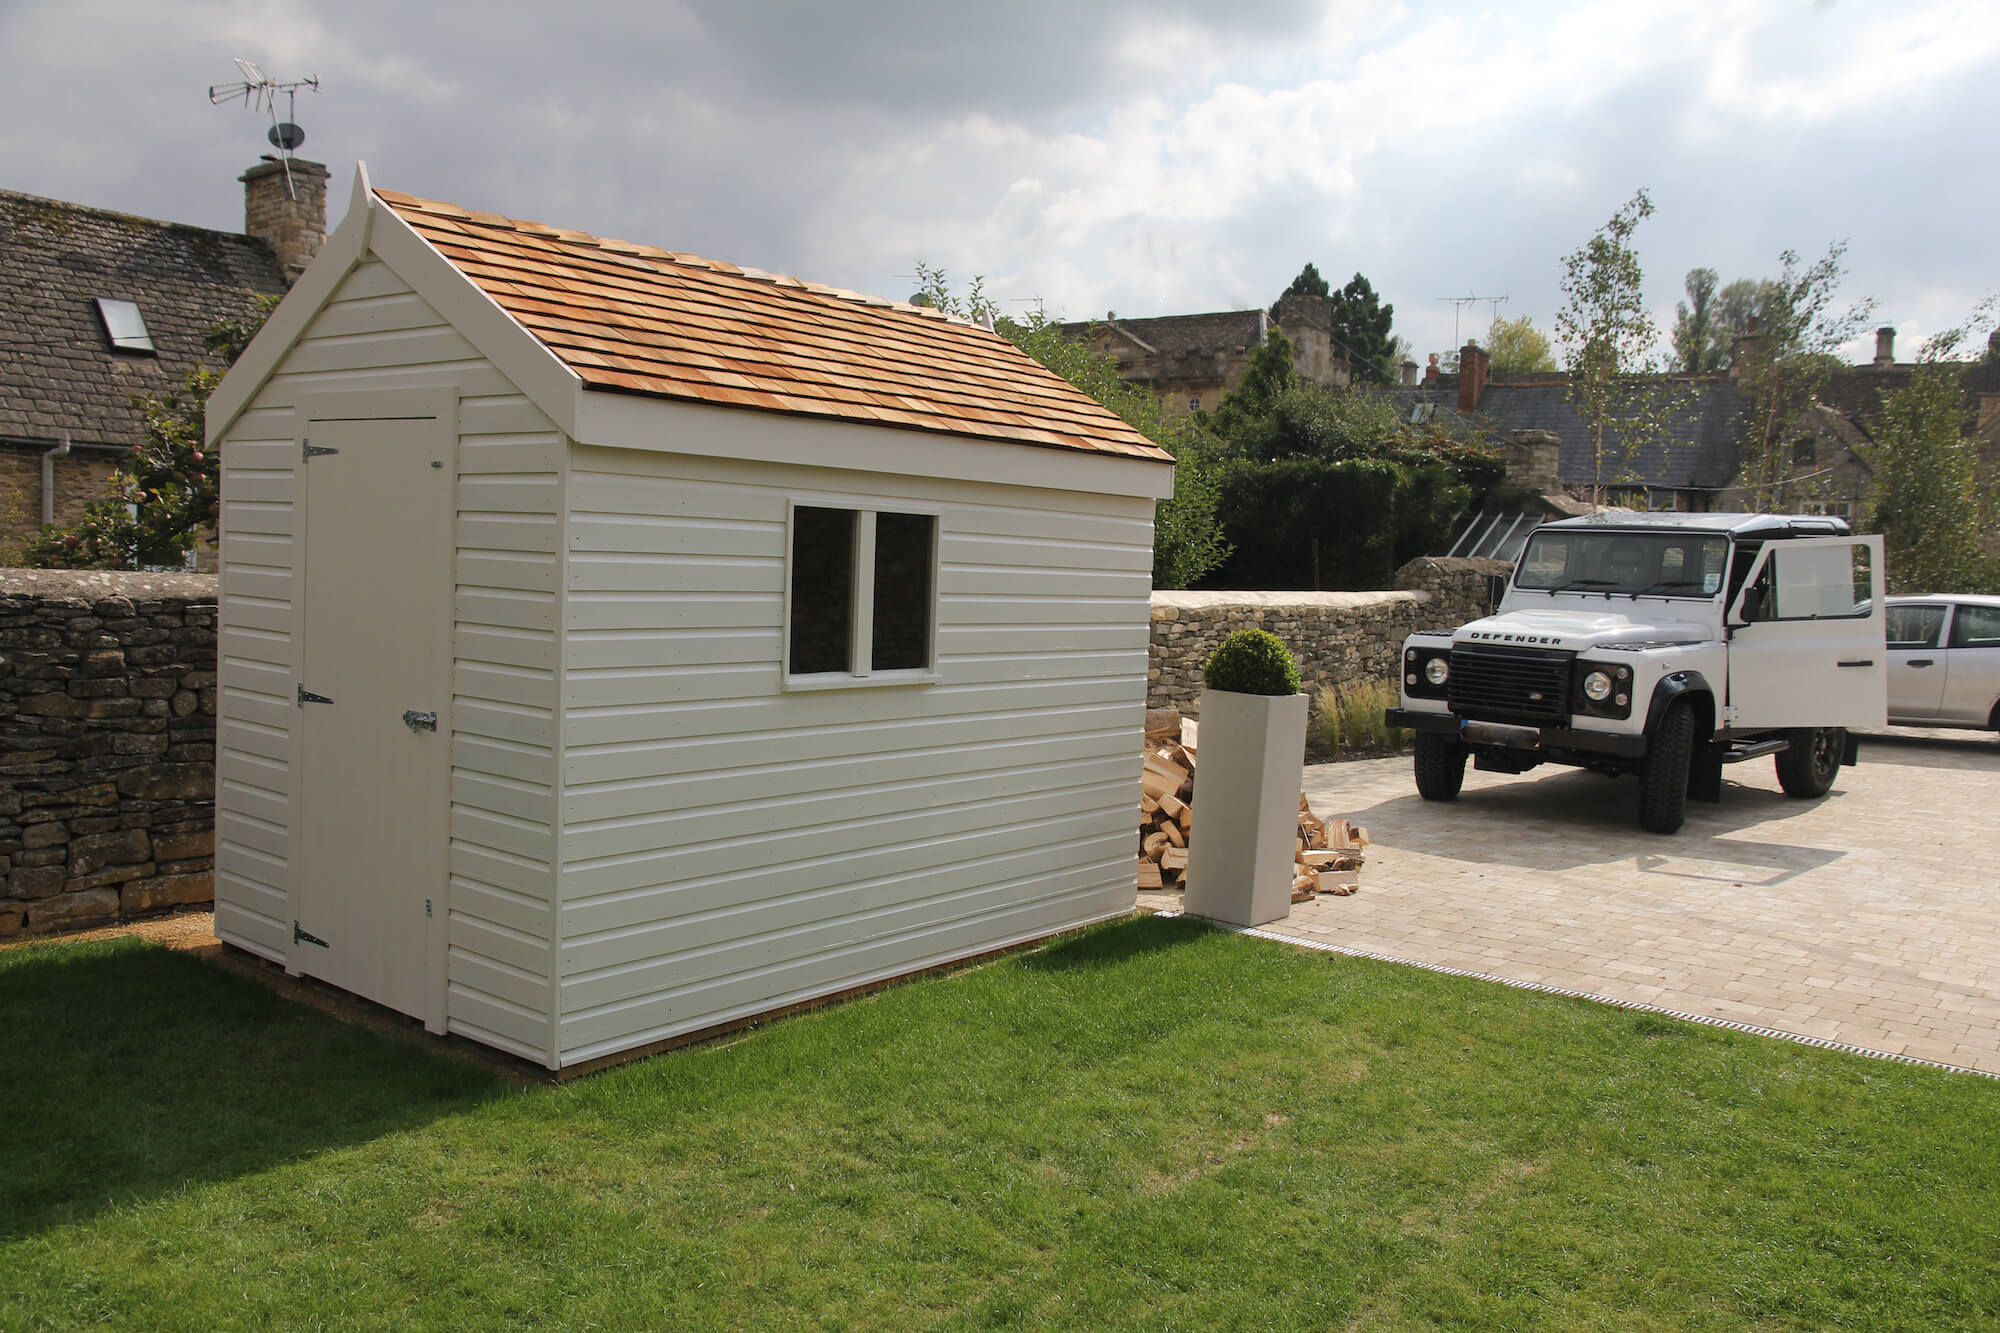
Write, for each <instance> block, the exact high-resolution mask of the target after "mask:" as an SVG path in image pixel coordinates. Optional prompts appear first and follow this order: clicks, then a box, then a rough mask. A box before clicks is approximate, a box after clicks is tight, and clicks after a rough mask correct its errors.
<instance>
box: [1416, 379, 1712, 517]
mask: <svg viewBox="0 0 2000 1333" xmlns="http://www.w3.org/2000/svg"><path fill="white" fill-rule="evenodd" d="M1667 389H1668V391H1669V392H1675V393H1678V394H1679V395H1680V397H1681V400H1682V401H1681V403H1680V405H1679V407H1678V408H1677V409H1676V410H1675V411H1674V412H1673V414H1672V415H1671V416H1670V417H1669V418H1668V421H1667V430H1666V434H1665V438H1664V440H1660V439H1654V440H1648V441H1646V442H1645V443H1642V444H1641V445H1640V446H1639V447H1638V450H1637V452H1636V454H1635V455H1634V457H1632V458H1630V459H1626V458H1624V457H1623V456H1622V452H1623V451H1622V449H1620V447H1619V446H1618V445H1617V443H1616V440H1617V428H1616V426H1615V425H1614V426H1612V427H1611V428H1610V429H1609V430H1608V432H1607V434H1608V437H1609V441H1610V443H1609V444H1608V446H1607V449H1606V463H1605V476H1604V482H1605V483H1606V484H1607V485H1609V484H1631V485H1637V484H1643V485H1647V486H1657V487H1663V488H1667V489H1672V490H1721V489H1723V488H1724V487H1726V486H1728V485H1729V483H1730V480H1731V478H1733V477H1734V476H1735V475H1736V468H1737V464H1738V462H1739V461H1740V446H1739V440H1740V438H1741V432H1742V430H1743V428H1744V422H1745V420H1746V413H1747V411H1748V408H1749V402H1748V400H1747V399H1745V398H1744V396H1743V395H1742V394H1741V393H1739V392H1738V391H1737V388H1736V385H1735V384H1734V383H1733V382H1732V381H1730V380H1728V379H1726V378H1723V377H1720V376H1703V377H1699V378H1694V379H1675V380H1671V381H1669V382H1668V385H1667ZM1389 392H1390V393H1391V394H1392V395H1393V396H1394V398H1395V399H1396V401H1397V403H1398V405H1399V410H1400V415H1401V416H1402V419H1403V420H1405V421H1408V420H1410V416H1411V411H1412V409H1414V408H1416V407H1417V406H1418V405H1419V404H1427V405H1429V406H1430V407H1431V409H1432V411H1433V414H1434V415H1433V419H1434V420H1436V421H1438V422H1439V423H1440V424H1447V425H1449V424H1452V423H1456V424H1459V425H1469V424H1473V423H1466V422H1464V420H1463V418H1461V417H1460V415H1459V412H1458V389H1457V386H1456V385H1455V384H1454V385H1452V386H1450V387H1446V388H1424V387H1418V388H1414V389H1404V388H1397V389H1392V390H1390V391H1389ZM1566 393H1567V386H1566V385H1565V384H1564V383H1563V381H1562V380H1560V379H1541V380H1535V381H1529V382H1525V383H1518V384H1510V383H1507V382H1506V381H1504V380H1503V381H1498V382H1488V383H1487V385H1486V386H1485V390H1484V392H1482V393H1481V394H1480V396H1479V407H1478V410H1477V411H1476V412H1475V413H1474V414H1473V416H1474V422H1475V423H1477V424H1483V425H1485V426H1486V427H1488V428H1490V429H1491V430H1492V431H1493V433H1494V434H1496V435H1505V434H1506V433H1507V432H1508V431H1515V430H1546V431H1553V432H1554V433H1555V434H1556V435H1557V436H1558V437H1559V438H1560V439H1561V440H1562V449H1561V456H1560V461H1559V463H1558V464H1557V472H1558V475H1559V476H1561V478H1562V480H1563V481H1564V482H1565V483H1569V484H1575V485H1588V484H1590V482H1591V480H1592V479H1593V477H1594V476H1595V469H1594V467H1593V464H1592V460H1591V447H1590V431H1589V429H1588V428H1587V427H1586V426H1585V425H1584V422H1583V419H1582V418H1580V417H1579V416H1577V414H1576V409H1575V408H1573V407H1571V406H1570V404H1569V401H1568V399H1567V397H1566V396H1565V395H1566Z"/></svg>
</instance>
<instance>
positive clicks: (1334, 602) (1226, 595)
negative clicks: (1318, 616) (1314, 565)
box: [1153, 591, 1431, 613]
mask: <svg viewBox="0 0 2000 1333" xmlns="http://www.w3.org/2000/svg"><path fill="white" fill-rule="evenodd" d="M1430 600H1431V594H1430V593H1428V592H1422V591H1402V592H1185V591H1176V592H1156V593H1154V594H1153V610H1154V612H1155V613H1157V612H1159V611H1162V610H1167V609H1172V610H1176V611H1214V610H1227V609H1230V608H1241V609H1246V610H1259V611H1283V610H1300V611H1355V610H1366V609H1367V608H1369V607H1376V606H1393V605H1395V604H1396V603H1398V602H1428V601H1430Z"/></svg>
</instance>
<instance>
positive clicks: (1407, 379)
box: [1403, 361, 1417, 389]
mask: <svg viewBox="0 0 2000 1333" xmlns="http://www.w3.org/2000/svg"><path fill="white" fill-rule="evenodd" d="M1416 383H1417V363H1416V362H1414V361H1405V362H1404V363H1403V387H1404V388H1405V389H1412V388H1415V387H1416Z"/></svg>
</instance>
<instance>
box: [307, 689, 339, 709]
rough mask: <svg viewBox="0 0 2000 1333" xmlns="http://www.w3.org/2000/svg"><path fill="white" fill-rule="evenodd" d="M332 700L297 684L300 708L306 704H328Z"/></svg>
mask: <svg viewBox="0 0 2000 1333" xmlns="http://www.w3.org/2000/svg"><path fill="white" fill-rule="evenodd" d="M332 702H333V700H331V699H329V698H327V697H326V696H325V695H324V694H314V693H313V692H312V691H311V690H309V689H307V688H306V687H305V686H303V685H301V686H299V707H301V708H304V707H305V706H306V705H307V704H330V703H332Z"/></svg>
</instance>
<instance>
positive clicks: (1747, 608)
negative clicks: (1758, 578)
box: [1740, 583, 1764, 625]
mask: <svg viewBox="0 0 2000 1333" xmlns="http://www.w3.org/2000/svg"><path fill="white" fill-rule="evenodd" d="M1740 614H1741V615H1742V617H1743V621H1742V623H1743V624H1745V625H1751V624H1755V623H1756V622H1757V621H1759V620H1762V619H1763V618H1764V585H1763V584H1761V583H1760V584H1758V585H1757V586H1755V587H1753V588H1751V589H1750V590H1749V591H1748V592H1746V593H1744V594H1743V602H1742V606H1741V609H1740Z"/></svg>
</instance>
